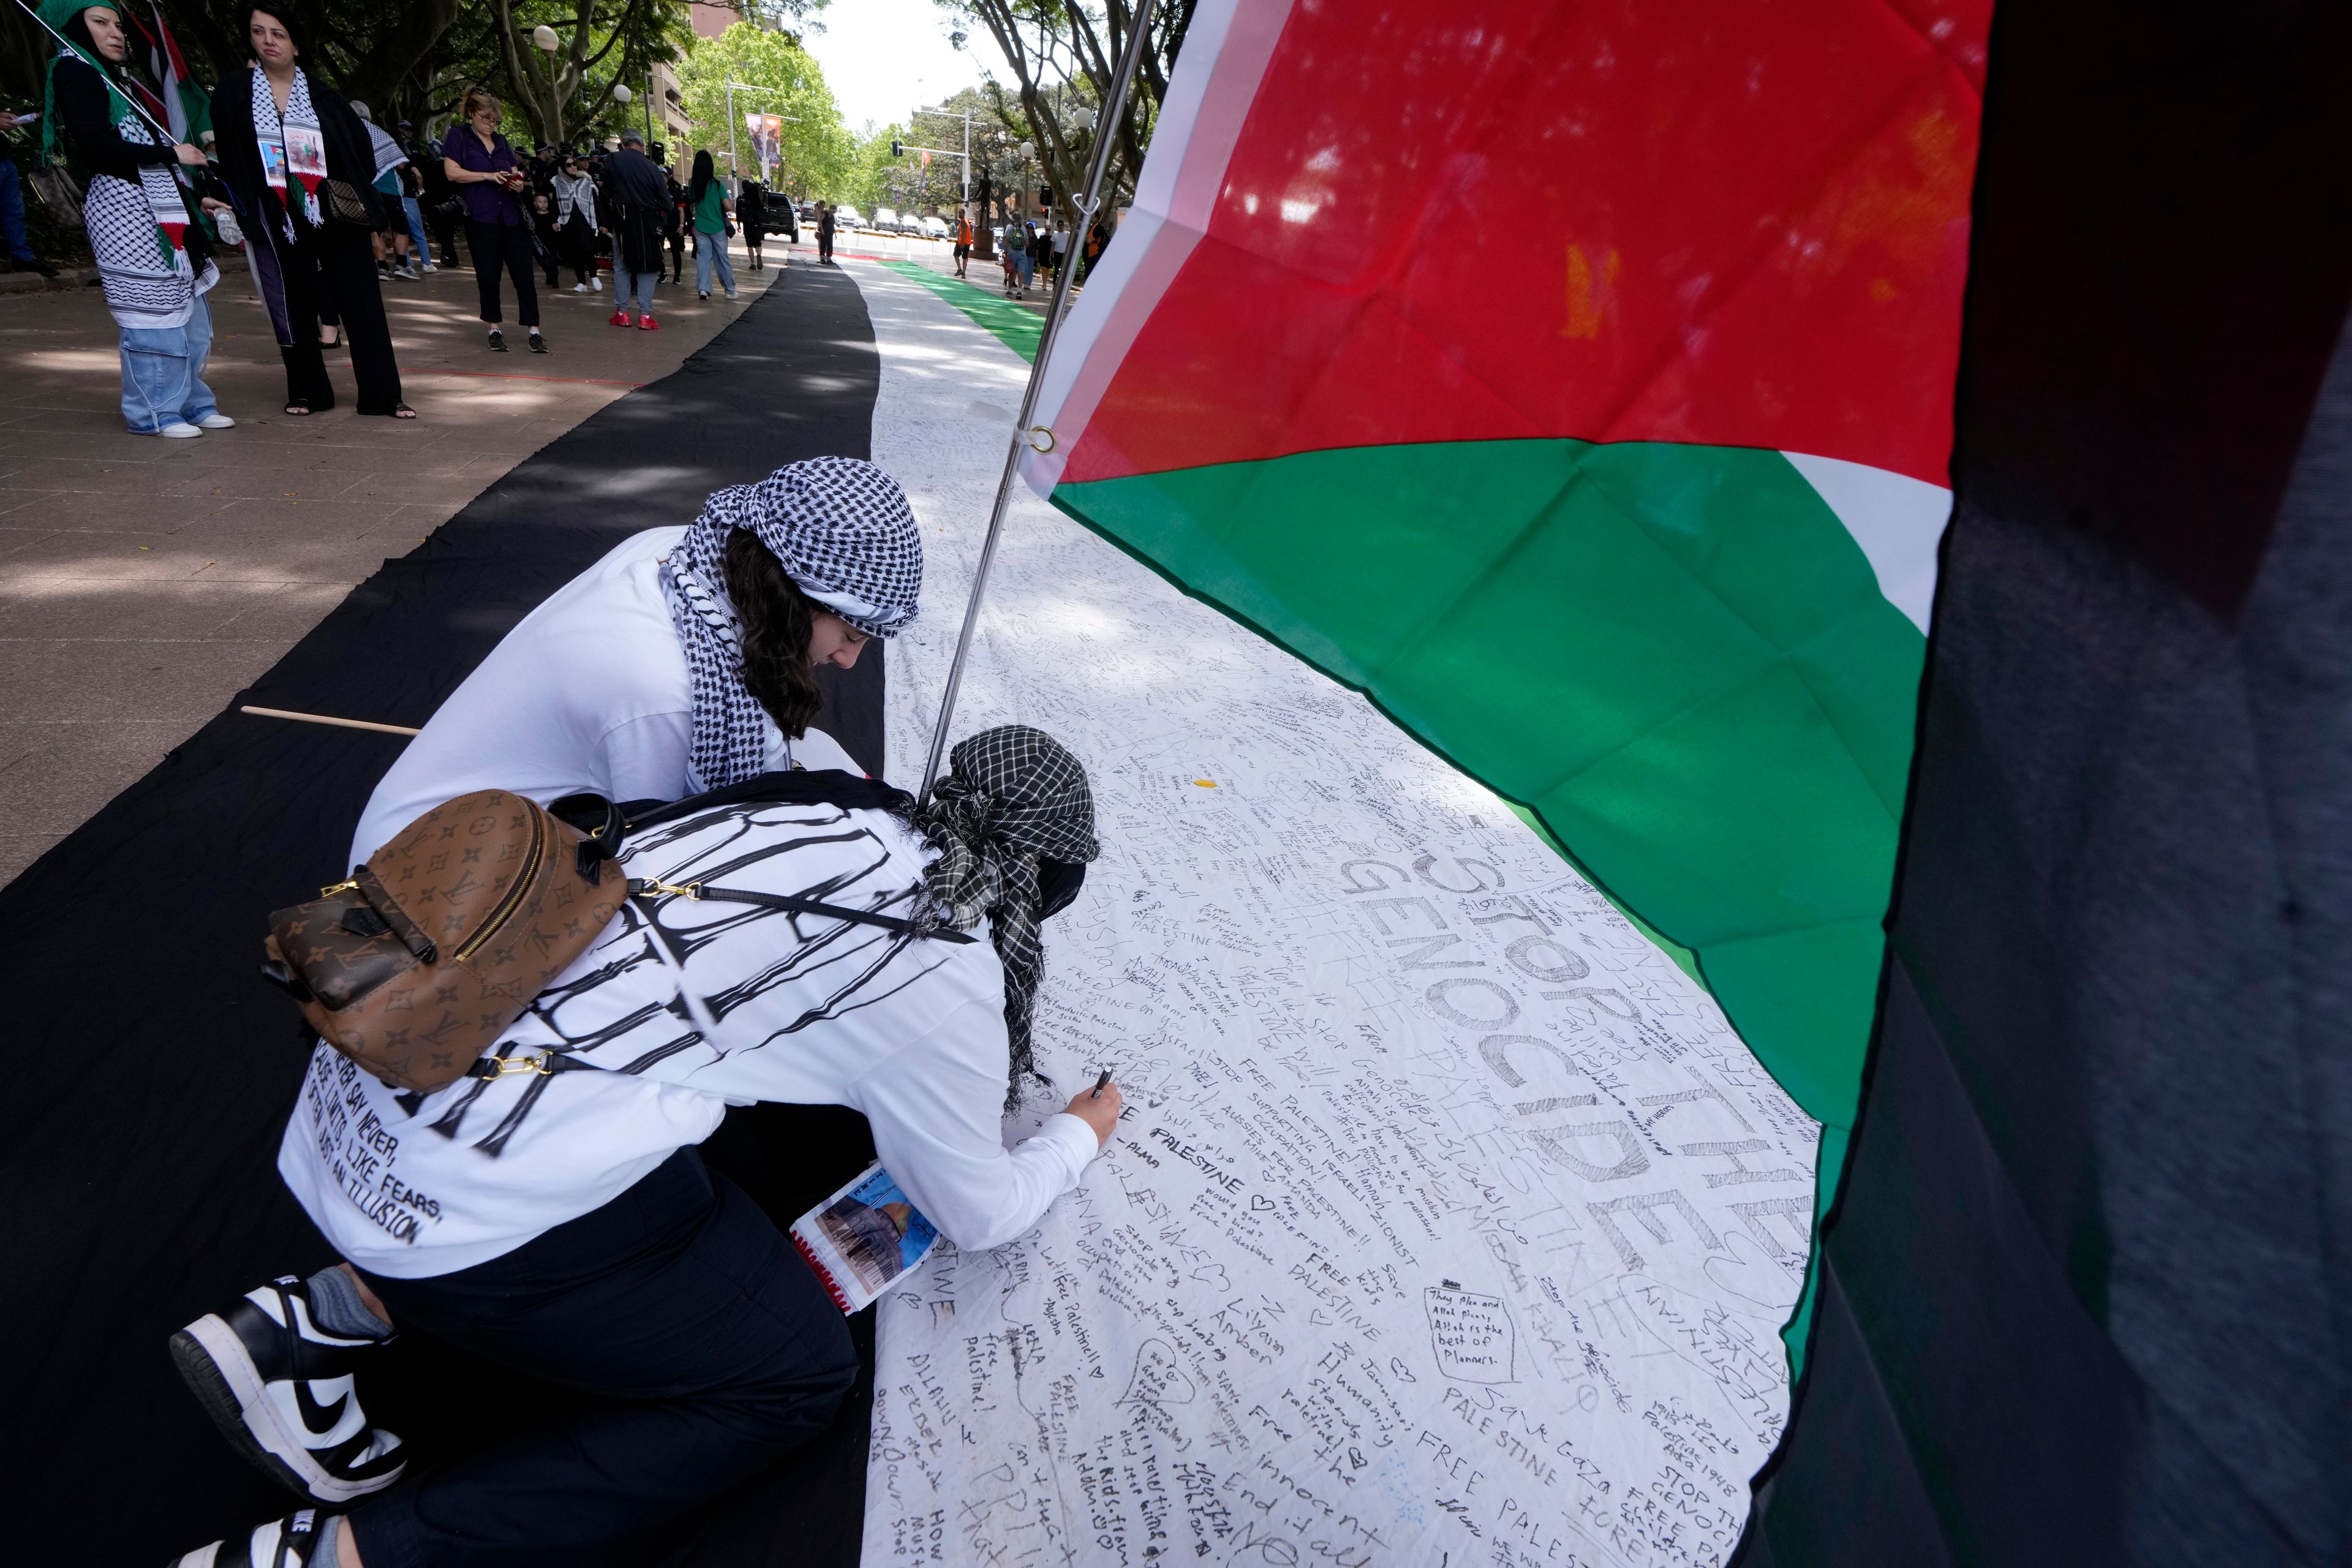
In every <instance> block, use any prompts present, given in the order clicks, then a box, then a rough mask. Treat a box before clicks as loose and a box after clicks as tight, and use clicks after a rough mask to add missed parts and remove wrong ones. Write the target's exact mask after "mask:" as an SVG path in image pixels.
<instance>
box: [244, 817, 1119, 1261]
mask: <svg viewBox="0 0 2352 1568" xmlns="http://www.w3.org/2000/svg"><path fill="white" fill-rule="evenodd" d="M928 853H929V851H928V847H926V846H925V845H924V844H923V843H922V841H921V840H920V839H919V837H916V836H915V835H914V834H912V833H911V832H909V831H908V829H907V828H905V827H904V826H901V825H900V824H899V823H898V821H897V820H896V819H894V818H892V817H891V816H888V815H887V813H884V812H880V811H875V810H844V809H843V808H840V807H838V806H833V805H802V806H780V805H769V806H758V807H730V808H726V809H723V810H720V811H716V812H712V813H709V814H706V815H704V816H698V817H696V818H693V819H689V820H688V821H686V822H682V823H677V824H672V825H669V826H663V827H656V828H652V829H648V830H646V831H645V832H643V833H641V834H639V835H637V836H636V837H634V838H633V839H632V840H631V842H630V844H629V845H628V847H627V848H626V851H625V854H624V856H623V860H622V869H624V870H625V872H626V874H627V875H629V876H631V877H650V878H654V879H658V880H660V881H663V882H667V883H680V882H686V881H689V880H694V879H698V878H707V879H709V881H710V882H711V883H712V884H713V885H717V886H724V887H730V888H739V889H751V890H755V891H762V892H772V893H794V894H801V895H803V896H813V897H821V898H823V899H824V900H826V901H828V902H833V903H839V904H846V905H849V906H852V907H856V908H885V909H887V910H891V911H893V912H897V913H900V914H904V913H907V912H908V910H909V908H910V906H911V904H912V902H913V899H914V895H915V891H916V889H917V888H918V886H919V880H920V876H921V868H922V864H923V860H924V858H925V856H926V855H927V854H928ZM607 874H608V875H609V874H610V873H609V872H608V873H607ZM653 918H658V919H659V920H660V921H661V922H662V926H663V929H664V930H665V931H667V932H669V933H670V935H671V936H672V937H673V938H674V939H675V946H676V947H677V949H679V950H682V951H683V952H684V957H683V959H682V960H677V961H675V962H674V961H673V960H672V959H670V958H667V957H665V949H664V948H663V947H661V946H658V945H656V937H655V936H654V934H653V932H652V931H650V929H649V927H648V924H647V921H648V915H647V913H646V906H645V904H644V903H642V902H641V901H640V900H630V901H629V902H628V903H627V904H626V905H625V907H624V909H623V910H622V912H621V914H619V915H617V916H615V917H614V921H613V923H612V924H611V925H610V926H608V927H607V928H606V930H605V931H604V936H603V937H602V938H601V939H600V940H599V941H598V942H596V943H595V944H594V945H593V946H592V947H590V948H589V950H588V951H587V952H585V953H583V954H582V955H581V957H580V958H579V960H578V961H577V962H575V963H572V966H571V967H570V968H568V969H566V970H565V971H564V972H563V973H562V974H561V975H559V976H557V978H556V979H555V981H554V982H553V984H551V985H549V986H548V988H547V989H546V990H545V991H543V992H541V994H540V996H539V999H538V1000H537V1002H535V1003H534V1004H533V1005H532V1008H531V1010H530V1012H529V1013H527V1014H525V1015H524V1016H523V1017H522V1019H521V1020H520V1022H519V1023H517V1024H516V1025H515V1026H514V1027H513V1028H511V1029H509V1031H508V1032H507V1034H506V1035H505V1036H504V1037H502V1038H501V1039H500V1041H499V1044H498V1046H496V1047H494V1048H493V1051H492V1054H493V1055H496V1056H500V1057H506V1058H530V1057H535V1056H538V1055H539V1054H540V1053H542V1052H546V1051H550V1050H555V1051H559V1052H563V1053H566V1054H569V1055H571V1056H572V1058H574V1059H576V1060H579V1061H582V1062H586V1063H591V1064H593V1067H592V1068H586V1069H581V1070H572V1071H566V1072H560V1073H555V1074H552V1075H547V1076H541V1075H540V1074H537V1073H517V1074H514V1075H512V1076H508V1077H502V1078H499V1079H495V1080H492V1081H488V1082H485V1081H483V1080H479V1079H458V1080H457V1083H455V1084H452V1085H451V1086H449V1087H448V1088H446V1089H441V1090H439V1091H437V1092H436V1093H434V1094H430V1095H424V1096H416V1095H411V1094H404V1093H402V1092H400V1091H398V1090H395V1089H389V1088H386V1087H385V1086H384V1085H383V1083H381V1082H380V1081H378V1080H377V1079H374V1078H372V1077H371V1076H369V1075H368V1074H367V1073H365V1072H363V1071H362V1070H361V1069H359V1068H357V1067H355V1066H353V1065H352V1063H351V1062H350V1061H349V1060H348V1059H347V1058H343V1057H341V1056H340V1055H338V1054H337V1053H335V1052H334V1051H333V1050H331V1049H330V1048H329V1047H325V1046H323V1045H322V1046H320V1047H318V1048H317V1050H316V1051H315V1052H314V1053H313V1056H312V1058H311V1063H310V1076H309V1078H308V1079H307V1081H306V1082H305V1084H304V1087H303V1092H302V1095H301V1097H300V1099H299V1102H298V1103H297V1105H296V1107H295V1111H294V1115H293V1117H292V1119H291V1120H290V1121H289V1122H288V1123H287V1128H286V1136H285V1139H284V1141H283V1142H282V1143H281V1145H280V1147H279V1150H278V1170H279V1173H281V1174H282V1175H283V1176H284V1177H285V1180H286V1184H287V1185H288V1186H289V1188H291V1189H292V1191H293V1193H294V1195H295V1197H296V1198H297V1199H298V1200H299V1201H300V1203H301V1205H302V1206H303V1208H304V1209H305V1210H307V1211H308V1212H309V1214H310V1217H311V1218H312V1219H313V1220H314V1221H316V1222H317V1224H318V1226H319V1228H320V1230H321V1231H323V1232H324V1233H325V1234H326V1236H327V1238H328V1239H329V1240H330V1241H331V1242H332V1243H333V1244H334V1245H335V1247H336V1248H337V1249H338V1250H339V1251H340V1252H341V1254H342V1255H343V1257H345V1258H348V1259H350V1260H351V1261H352V1262H353V1263H355V1264H357V1265H359V1267H360V1268H362V1269H365V1270H367V1271H368V1272H370V1273H373V1274H381V1275H385V1276H389V1277H391V1278H394V1279H415V1278H423V1277H428V1276H432V1275H436V1274H446V1273H450V1272H453V1271H455V1270H457V1269H459V1268H467V1267H470V1266H471V1265H473V1264H476V1263H480V1262H485V1261H487V1260H488V1259H490V1258H497V1257H499V1256H501V1255H502V1254H504V1253H507V1252H509V1251H511V1250H513V1249H514V1248H515V1247H520V1246H521V1245H522V1244H523V1243H525V1242H527V1241H529V1240H530V1239H531V1238H532V1237H535V1236H538V1235H540V1234H541V1233H542V1232H544V1231H546V1230H548V1229H549V1228H551V1227H552V1226H558V1225H561V1224H562V1223H563V1222H564V1221H566V1220H569V1219H573V1218H576V1217H578V1216H579V1215H584V1214H587V1213H589V1212H590V1211H591V1210H593V1209H595V1208H598V1207H600V1206H602V1205H604V1204H605V1203H607V1202H609V1201H611V1200H612V1199H613V1198H614V1197H617V1196H618V1195H619V1194H621V1193H623V1192H624V1191H625V1190H626V1189H627V1188H628V1187H629V1186H630V1185H631V1184H633V1183H635V1182H636V1181H638V1180H639V1179H640V1178H642V1177H644V1176H645V1175H646V1174H647V1173H649V1172H651V1171H652V1170H653V1169H654V1168H655V1167H656V1165H659V1164H660V1163H662V1162H663V1161H664V1160H666V1159H667V1158H668V1157H669V1156H670V1155H671V1154H672V1153H673V1152H676V1151H677V1150H678V1149H679V1148H681V1147H683V1146H685V1145H687V1144H689V1143H698V1142H701V1141H702V1140H703V1139H705V1138H707V1137H709V1135H710V1133H711V1132H712V1131H714V1130H715V1129H716V1128H717V1127H718V1125H719V1118H720V1117H721V1116H723V1115H724V1114H725V1112H726V1108H727V1106H728V1105H729V1104H730V1103H736V1104H741V1103H748V1102H750V1101H752V1100H779V1101H786V1102H790V1103H794V1104H811V1105H846V1106H849V1107H851V1108H852V1109H854V1110H860V1111H863V1112H864V1113H865V1115H866V1120H867V1121H869V1122H870V1123H871V1124H872V1127H873V1130H874V1144H875V1148H876V1151H877V1152H878V1153H879V1155H880V1156H881V1159H882V1163H883V1164H884V1165H885V1166H886V1167H887V1168H888V1170H889V1171H890V1173H891V1174H892V1175H894V1176H896V1177H897V1178H898V1184H899V1185H900V1186H901V1187H902V1188H903V1189H905V1191H906V1193H907V1195H908V1197H910V1198H912V1199H914V1201H915V1204H916V1206H917V1207H919V1208H920V1209H921V1210H922V1211H923V1213H924V1214H926V1215H929V1217H930V1219H931V1221H932V1223H933V1224H935V1225H937V1226H939V1228H940V1232H941V1233H942V1234H943V1235H945V1236H946V1237H948V1239H949V1240H950V1241H952V1242H954V1243H955V1244H956V1245H957V1246H959V1247H968V1248H986V1247H996V1246H1001V1245H1002V1244H1003V1243H1004V1242H1006V1241H1009V1240H1011V1239H1012V1238H1013V1237H1015V1236H1018V1235H1020V1234H1021V1233H1022V1232H1023V1231H1024V1230H1025V1229H1027V1228H1028V1227H1029V1226H1032V1225H1034V1224H1035V1223H1036V1221H1037V1219H1038V1217H1039V1216H1040V1215H1043V1214H1044V1213H1045V1208H1046V1206H1047V1205H1049V1204H1051V1203H1052V1202H1053V1201H1054V1199H1055V1197H1057V1196H1058V1195H1060V1194H1062V1193H1063V1192H1065V1191H1066V1190H1067V1189H1068V1188H1070V1187H1071V1186H1073V1185H1075V1184H1076V1182H1077V1180H1078V1178H1079V1176H1080V1175H1081V1174H1082V1173H1084V1171H1085V1169H1086V1166H1087V1162H1088V1161H1089V1160H1091V1159H1092V1158H1093V1157H1094V1155H1095V1153H1096V1152H1097V1140H1096V1138H1095V1134H1094V1131H1093V1130H1092V1129H1091V1128H1089V1127H1087V1124H1086V1123H1085V1122H1084V1121H1080V1120H1079V1119H1078V1118H1076V1117H1075V1116H1071V1115H1069V1114H1067V1113H1063V1114H1059V1115H1055V1116H1053V1117H1051V1118H1048V1119H1047V1121H1046V1122H1045V1125H1044V1126H1043V1127H1042V1128H1041V1129H1040V1130H1039V1131H1038V1132H1037V1134H1036V1135H1035V1136H1034V1137H1031V1138H1028V1139H1025V1140H1024V1141H1023V1142H1021V1143H1020V1144H1019V1145H1018V1146H1017V1147H1015V1148H1013V1149H1010V1150H1008V1149H1006V1148H1005V1146H1004V1142H1003V1121H1002V1116H1001V1114H1000V1112H1001V1108H1002V1106H1003V1100H1004V1087H1005V1076H1006V1073H1007V1070H1008V1068H1009V1066H1010V1059H1011V1051H1010V1047H1009V1045H1008V1042H1007V1039H1006V1036H1005V1030H1004V979H1003V967H1002V966H1001V964H1000V963H998V961H997V958H996V953H995V950H994V949H993V948H992V947H991V946H989V944H988V943H987V942H985V941H980V942H971V943H952V942H941V941H938V940H935V939H918V938H912V937H906V936H900V935H897V934H894V933H892V932H890V931H884V930H882V929H880V928H877V927H874V926H866V925H853V924H846V923H845V922H842V921H835V920H831V919H826V918H824V917H811V916H804V915H792V914H787V913H782V912H779V911H775V910H763V909H760V908H758V907H756V906H749V905H741V904H728V903H720V902H717V901H708V900H706V901H696V900H687V899H683V898H669V899H667V900H662V901H660V903H659V904H658V905H657V906H656V910H655V915H654V917H653ZM681 989H683V992H684V994H686V996H687V997H688V1002H687V1004H686V1005H684V1006H683V1007H680V1006H676V1005H674V1004H676V1003H677V1000H678V998H679V997H680V994H681Z"/></svg>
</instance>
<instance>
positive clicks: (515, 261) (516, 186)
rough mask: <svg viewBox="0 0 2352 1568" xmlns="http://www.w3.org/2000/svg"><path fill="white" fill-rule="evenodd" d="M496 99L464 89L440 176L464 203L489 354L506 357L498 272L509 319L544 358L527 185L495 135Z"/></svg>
mask: <svg viewBox="0 0 2352 1568" xmlns="http://www.w3.org/2000/svg"><path fill="white" fill-rule="evenodd" d="M502 112H503V110H501V109H500V107H499V100H497V99H495V98H493V97H491V96H490V94H489V93H488V92H486V91H484V90H483V89H480V88H478V87H469V88H467V89H466V96H465V98H464V99H463V100H461V101H460V102H459V104H458V106H457V124H455V125H452V126H451V127H449V134H448V135H446V136H445V137H443V138H442V139H441V169H442V172H443V173H444V174H446V175H448V177H449V183H450V184H453V185H455V186H457V194H458V195H461V196H463V197H465V198H466V248H467V251H468V252H470V253H471V254H472V256H473V258H474V282H475V285H476V287H477V288H478V289H480V291H481V296H482V321H484V322H485V323H486V324H487V325H488V327H489V329H490V335H489V343H490V349H491V351H492V352H493V353H506V352H507V338H506V333H505V332H504V331H500V330H499V323H500V322H502V321H504V320H505V319H506V317H505V312H504V310H502V309H501V307H500V306H499V268H505V269H506V272H507V275H508V276H509V277H510V278H512V279H514V290H515V315H516V317H517V318H518V319H519V320H520V321H521V322H522V326H523V331H524V332H526V333H527V334H528V335H529V336H530V352H531V353H535V354H543V353H546V352H547V340H546V339H544V338H542V337H541V336H540V335H539V289H538V286H537V284H536V282H535V281H534V280H533V279H532V278H531V275H530V264H531V246H530V237H531V226H530V216H529V215H528V214H527V213H525V212H524V210H523V205H522V204H523V200H524V197H525V195H526V192H527V190H528V186H529V182H528V181H527V180H526V179H525V178H524V174H523V168H522V160H521V159H520V158H517V157H516V156H515V150H514V149H513V148H512V147H509V145H507V139H506V138H505V137H504V136H502V135H500V134H499V114H500V113H502Z"/></svg>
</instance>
